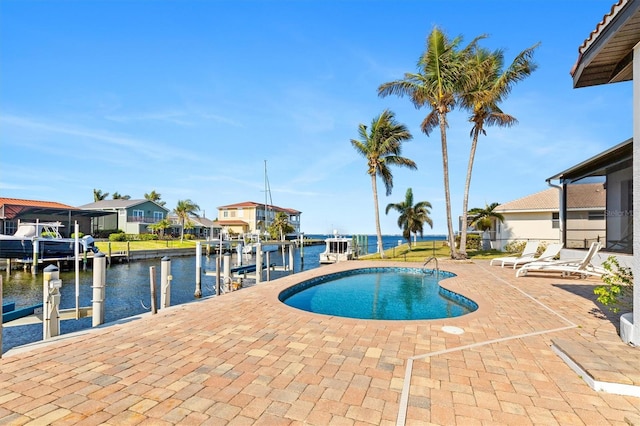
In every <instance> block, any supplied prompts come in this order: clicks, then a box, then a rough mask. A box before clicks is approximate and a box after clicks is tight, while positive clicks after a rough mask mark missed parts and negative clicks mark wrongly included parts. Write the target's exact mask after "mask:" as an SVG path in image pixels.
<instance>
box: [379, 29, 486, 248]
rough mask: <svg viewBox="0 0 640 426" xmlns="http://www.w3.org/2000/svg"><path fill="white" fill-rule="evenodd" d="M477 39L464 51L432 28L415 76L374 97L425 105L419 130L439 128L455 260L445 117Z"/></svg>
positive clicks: (456, 40)
mask: <svg viewBox="0 0 640 426" xmlns="http://www.w3.org/2000/svg"><path fill="white" fill-rule="evenodd" d="M483 37H484V36H480V37H477V38H476V39H474V40H473V41H472V42H471V43H470V44H469V45H468V46H467V47H465V48H464V49H461V50H460V49H459V48H458V47H459V45H460V43H461V42H462V38H461V37H456V38H454V39H453V40H449V38H448V37H447V36H446V35H445V34H444V33H443V32H442V31H441V30H440V29H439V28H437V27H436V28H434V29H433V30H432V31H431V33H430V34H429V36H428V37H427V46H426V50H425V52H424V53H423V54H422V56H421V57H420V60H419V61H418V68H419V69H418V72H417V73H405V75H404V78H403V79H402V80H396V81H391V82H389V83H384V84H382V85H381V86H380V87H379V88H378V95H380V96H388V95H397V96H401V97H402V96H405V95H406V96H408V97H409V98H410V99H411V101H412V102H413V104H414V105H415V106H416V108H421V107H423V106H428V107H429V108H431V111H430V112H429V114H428V115H427V116H426V117H425V119H424V120H423V121H422V124H421V129H422V131H423V132H424V133H425V134H426V135H427V136H429V134H430V133H431V131H432V130H433V129H434V128H436V127H438V126H439V127H440V144H441V148H442V169H443V175H444V196H445V204H446V211H447V228H448V234H449V235H448V238H449V246H450V248H451V257H452V258H453V259H457V258H458V253H457V251H456V246H455V238H454V234H453V221H452V219H451V194H450V191H449V158H448V153H447V126H448V123H447V114H448V113H449V112H450V111H451V110H452V109H453V108H454V107H455V105H456V97H455V95H456V94H457V93H458V92H459V91H460V87H464V85H465V84H467V83H466V82H467V80H470V79H473V75H468V67H467V66H466V64H467V62H468V59H467V58H468V57H469V55H470V54H471V52H473V51H474V49H475V45H476V44H477V41H478V40H479V39H481V38H483Z"/></svg>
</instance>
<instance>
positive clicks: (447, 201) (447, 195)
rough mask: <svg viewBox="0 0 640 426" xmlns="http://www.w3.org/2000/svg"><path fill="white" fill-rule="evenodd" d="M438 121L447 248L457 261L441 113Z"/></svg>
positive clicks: (445, 136) (443, 117) (447, 162)
mask: <svg viewBox="0 0 640 426" xmlns="http://www.w3.org/2000/svg"><path fill="white" fill-rule="evenodd" d="M438 117H439V119H440V141H441V143H442V171H443V174H444V200H445V206H446V209H447V229H448V231H449V247H450V249H451V258H452V259H457V258H458V254H457V252H456V240H455V237H454V235H453V222H452V221H451V194H450V192H449V156H448V154H447V129H446V127H447V123H446V121H445V116H444V114H443V113H442V112H439V113H438Z"/></svg>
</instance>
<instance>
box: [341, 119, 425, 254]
mask: <svg viewBox="0 0 640 426" xmlns="http://www.w3.org/2000/svg"><path fill="white" fill-rule="evenodd" d="M358 134H359V135H360V140H355V139H351V145H353V147H354V148H355V150H356V151H357V152H358V153H359V154H360V155H362V156H363V157H365V158H366V159H367V173H368V174H369V176H371V188H372V190H373V204H374V209H375V219H376V234H377V237H378V253H379V254H380V257H383V258H384V251H383V248H382V230H381V229H380V212H379V207H378V184H377V177H380V178H381V179H382V183H384V186H385V188H386V194H387V195H391V191H392V189H393V174H392V173H391V169H390V168H389V167H390V166H400V167H408V168H410V169H417V166H416V163H415V162H413V160H410V159H408V158H405V157H402V156H401V154H402V142H404V141H409V140H411V139H412V138H413V136H412V135H411V132H409V130H408V129H407V127H406V126H405V125H404V124H401V123H398V122H397V121H396V120H395V114H394V113H393V112H391V111H389V110H384V111H383V112H382V113H381V114H380V115H379V116H377V117H375V118H374V119H373V120H372V121H371V128H370V129H367V126H365V125H364V124H360V125H359V126H358Z"/></svg>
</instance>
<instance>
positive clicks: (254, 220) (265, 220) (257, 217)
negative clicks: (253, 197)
mask: <svg viewBox="0 0 640 426" xmlns="http://www.w3.org/2000/svg"><path fill="white" fill-rule="evenodd" d="M278 212H283V213H285V214H286V215H287V218H288V220H289V224H290V225H291V226H292V227H293V228H294V232H293V233H292V234H291V235H292V236H297V235H298V234H299V233H300V215H301V214H302V212H300V211H298V210H294V209H290V208H284V207H278V206H274V205H269V204H261V203H256V202H253V201H245V202H242V203H236V204H229V205H226V206H220V207H218V221H217V222H218V225H220V226H221V227H222V228H223V233H225V234H234V235H246V234H255V235H259V234H263V233H264V232H265V231H266V230H267V227H268V225H269V224H270V223H272V222H273V220H274V218H275V216H276V214H277V213H278Z"/></svg>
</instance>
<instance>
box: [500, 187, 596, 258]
mask: <svg viewBox="0 0 640 426" xmlns="http://www.w3.org/2000/svg"><path fill="white" fill-rule="evenodd" d="M605 197H606V191H604V188H603V185H602V183H586V184H581V185H573V186H572V188H571V191H570V194H569V196H568V200H569V203H568V208H567V218H566V219H567V220H566V223H567V228H568V229H567V235H568V238H567V241H566V242H565V246H566V247H569V248H582V247H588V246H589V245H590V244H591V242H592V241H599V240H604V238H605ZM494 211H495V212H497V213H500V214H502V215H503V217H504V221H503V222H496V223H495V232H494V233H493V235H492V240H493V245H494V247H495V248H497V249H500V250H501V249H503V248H504V246H505V245H507V244H508V243H510V242H514V241H528V240H537V241H541V242H547V243H550V242H559V241H561V240H562V229H561V221H560V193H559V191H558V189H556V188H549V189H546V190H544V191H540V192H537V193H535V194H531V195H528V196H526V197H522V198H519V199H517V200H513V201H509V202H507V203H504V204H500V205H499V206H498V207H496V208H495V209H494Z"/></svg>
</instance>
